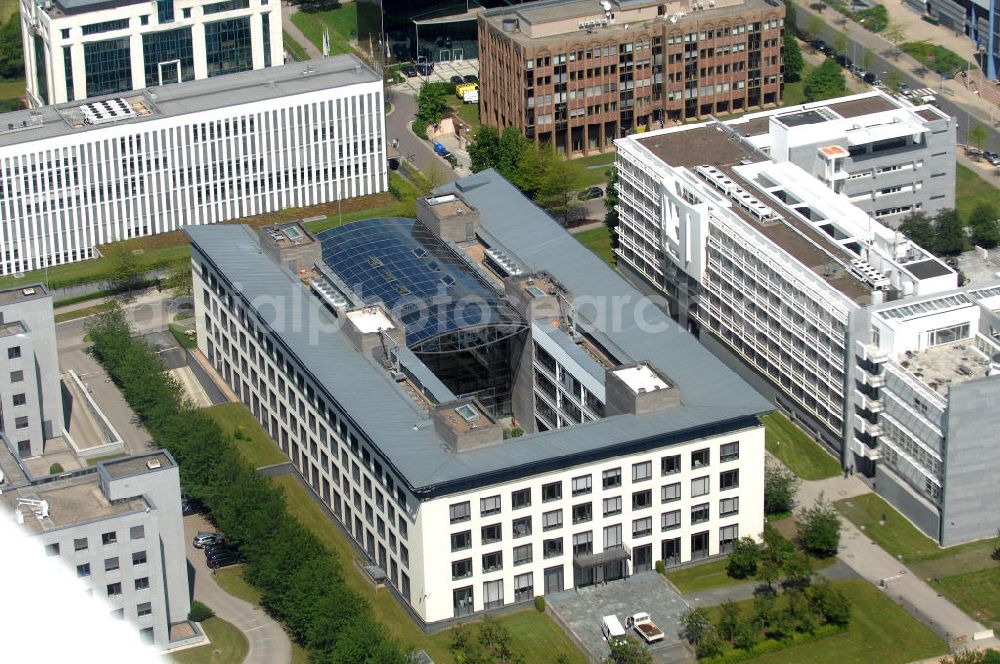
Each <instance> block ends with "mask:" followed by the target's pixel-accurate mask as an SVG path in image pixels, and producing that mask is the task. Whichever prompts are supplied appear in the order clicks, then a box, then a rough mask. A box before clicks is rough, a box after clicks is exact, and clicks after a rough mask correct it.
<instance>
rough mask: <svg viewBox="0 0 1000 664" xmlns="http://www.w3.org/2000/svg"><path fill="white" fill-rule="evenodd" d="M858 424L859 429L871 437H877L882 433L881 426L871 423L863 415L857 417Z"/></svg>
mask: <svg viewBox="0 0 1000 664" xmlns="http://www.w3.org/2000/svg"><path fill="white" fill-rule="evenodd" d="M857 421H858V424H860V425H861V430H862V431H863V432H864V433H866V434H868V435H869V436H871V437H872V438H878V437H879V436H881V435H882V427H881V426H880V425H878V424H872V423H871V422H869V421H868V420H866V419H864V418H863V417H859V418H858V420H857Z"/></svg>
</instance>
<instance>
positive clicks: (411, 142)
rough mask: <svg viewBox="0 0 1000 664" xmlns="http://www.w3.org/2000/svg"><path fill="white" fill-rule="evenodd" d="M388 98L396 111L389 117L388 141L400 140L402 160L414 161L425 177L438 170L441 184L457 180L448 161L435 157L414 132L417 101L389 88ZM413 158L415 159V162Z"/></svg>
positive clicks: (426, 143) (431, 150)
mask: <svg viewBox="0 0 1000 664" xmlns="http://www.w3.org/2000/svg"><path fill="white" fill-rule="evenodd" d="M386 99H387V100H388V101H389V103H390V104H392V112H391V113H389V115H387V116H386V118H385V124H386V139H387V142H389V143H390V145H391V143H392V140H393V139H398V140H399V147H398V148H397V149H398V151H399V154H400V155H401V159H404V160H408V161H410V163H411V164H413V165H414V166H415V167H416V168H417V169H418V170H420V171H421V172H422V173H424V174H425V175H426V174H427V173H431V172H433V171H434V170H435V169H436V170H437V171H438V172H439V173H440V178H441V184H444V183H445V182H451V181H453V180H456V179H457V178H458V174H457V173H456V172H455V171H453V170H452V169H451V167H450V166H449V165H448V162H446V161H445V160H443V159H442V158H441V157H439V156H437V155H436V154H434V149H433V148H431V146H430V143H428V142H427V141H424V140H421V139H419V138H417V136H416V134H414V133H413V132H412V131H410V123H411V122H412V121H413V118H415V117H416V115H417V100H416V98H414V97H413V95H409V94H406V93H405V92H402V91H400V90H394V89H392V88H389V89H388V90H386ZM390 152H391V150H390ZM409 156H412V157H413V158H412V160H411V159H409Z"/></svg>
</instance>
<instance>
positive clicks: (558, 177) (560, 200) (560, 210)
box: [535, 155, 584, 224]
mask: <svg viewBox="0 0 1000 664" xmlns="http://www.w3.org/2000/svg"><path fill="white" fill-rule="evenodd" d="M583 177H584V172H583V166H582V165H581V164H580V162H578V161H570V160H569V159H566V158H565V157H561V156H558V155H553V156H552V157H550V158H549V162H548V165H547V167H546V168H545V173H544V174H543V175H542V178H541V180H540V181H539V183H538V191H537V193H536V195H535V200H536V201H537V202H538V204H539V205H541V206H542V207H543V208H545V209H546V210H547V211H548V212H549V213H550V214H551V215H553V216H554V217H556V218H557V219H560V220H562V222H563V223H564V224H565V223H567V222H568V221H569V220H570V218H571V217H572V215H573V213H574V212H575V211H576V210H577V209H579V207H580V204H579V202H578V201H577V198H576V192H577V191H579V189H580V188H581V187H582V186H583Z"/></svg>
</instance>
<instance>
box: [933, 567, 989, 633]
mask: <svg viewBox="0 0 1000 664" xmlns="http://www.w3.org/2000/svg"><path fill="white" fill-rule="evenodd" d="M931 585H932V586H934V587H935V588H937V590H938V591H939V592H940V593H941V594H942V595H945V596H946V597H947V598H948V599H950V600H951V601H952V602H954V603H955V604H956V605H958V607H959V608H960V609H962V610H963V611H965V612H966V613H967V614H969V615H970V616H972V617H973V618H975V619H976V620H978V621H979V622H981V623H983V625H985V626H986V627H992V628H993V629H995V630H1000V566H998V565H997V564H996V562H995V561H994V562H993V566H992V567H990V568H989V569H983V570H980V571H978V572H966V573H965V574H955V575H953V576H946V577H943V578H942V579H941V580H940V581H932V582H931Z"/></svg>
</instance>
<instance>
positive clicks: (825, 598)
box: [806, 579, 851, 627]
mask: <svg viewBox="0 0 1000 664" xmlns="http://www.w3.org/2000/svg"><path fill="white" fill-rule="evenodd" d="M806 596H807V597H808V598H809V604H810V606H812V607H813V610H814V611H815V612H816V613H817V614H819V616H820V618H822V620H823V622H825V623H828V624H831V625H840V626H842V627H844V626H847V625H848V624H849V623H850V622H851V601H850V600H849V599H848V598H847V595H845V594H844V593H842V592H841V591H840V590H839V589H837V588H834V587H833V586H832V585H831V584H830V582H829V581H827V580H826V579H823V580H822V581H820V582H819V583H817V584H816V585H814V586H813V587H811V588H810V589H809V590H808V591H807V594H806Z"/></svg>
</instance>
